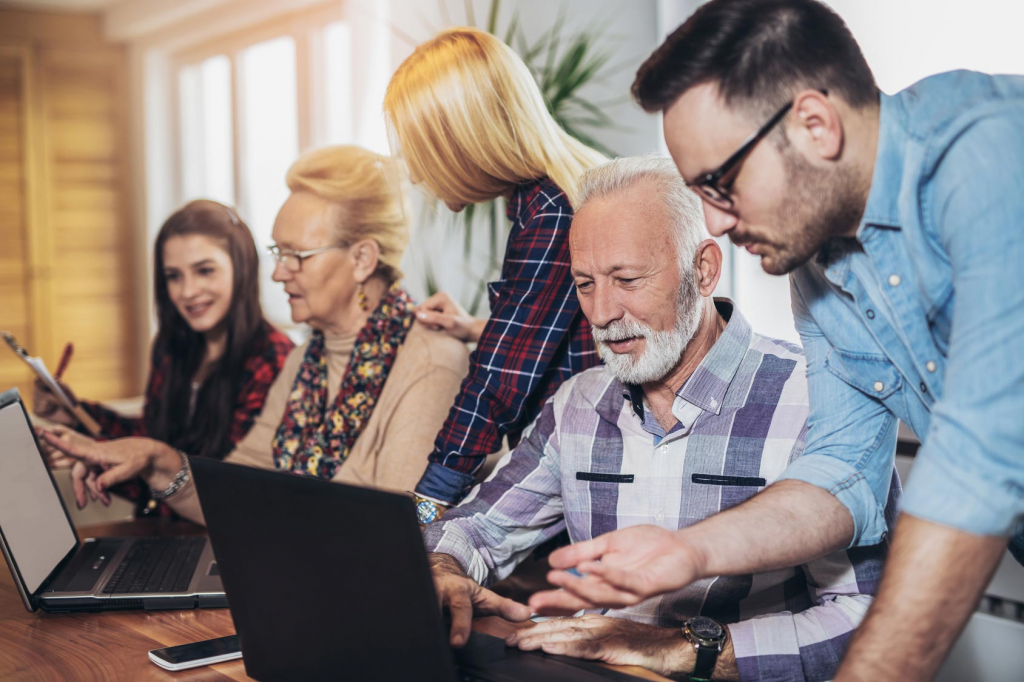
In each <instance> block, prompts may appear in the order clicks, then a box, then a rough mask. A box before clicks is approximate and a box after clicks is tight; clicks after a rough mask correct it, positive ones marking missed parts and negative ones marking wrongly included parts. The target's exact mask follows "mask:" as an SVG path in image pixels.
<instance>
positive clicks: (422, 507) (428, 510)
mask: <svg viewBox="0 0 1024 682" xmlns="http://www.w3.org/2000/svg"><path fill="white" fill-rule="evenodd" d="M413 499H415V500H416V520H417V521H419V522H420V525H421V526H426V525H429V524H431V523H433V522H434V521H437V520H438V519H439V518H441V506H440V505H439V504H438V503H437V502H434V501H433V500H428V499H427V498H425V497H420V496H419V495H416V494H415V493H413Z"/></svg>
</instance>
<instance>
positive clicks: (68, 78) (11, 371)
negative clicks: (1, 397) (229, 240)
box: [0, 9, 144, 400]
mask: <svg viewBox="0 0 1024 682" xmlns="http://www.w3.org/2000/svg"><path fill="white" fill-rule="evenodd" d="M12 27H14V28H13V29H12ZM99 27H100V22H99V21H98V19H96V17H84V16H81V17H68V16H64V15H55V14H48V13H44V12H24V11H10V10H2V9H0V243H2V244H3V247H2V248H0V328H3V329H9V330H10V331H12V332H13V333H15V334H16V335H17V336H18V338H19V340H21V341H22V342H23V344H24V345H25V346H26V347H27V348H28V349H29V350H30V351H31V352H32V353H33V354H36V355H40V356H42V357H43V359H44V360H46V361H47V363H48V364H49V365H50V366H51V369H52V368H53V367H54V365H55V364H56V362H57V360H58V358H59V355H60V352H61V350H62V349H63V347H64V344H65V343H66V342H68V341H71V342H73V343H74V344H75V355H74V359H73V360H72V362H71V365H70V368H69V370H68V372H67V373H66V375H65V377H66V378H67V380H68V382H69V383H70V384H71V385H72V386H73V387H74V389H75V391H76V392H77V393H78V395H79V396H81V397H83V398H89V399H95V400H104V399H111V398H122V397H127V396H130V395H133V394H135V393H137V392H138V386H139V385H141V381H140V378H139V377H138V364H139V363H138V361H137V358H138V349H137V348H136V345H137V344H136V342H135V335H134V328H135V325H134V320H133V319H132V317H133V314H134V311H135V310H136V305H135V293H136V291H137V290H144V287H141V286H136V283H135V282H133V281H132V276H133V264H132V257H133V253H134V250H133V249H134V247H133V235H132V228H131V225H130V224H129V222H128V216H130V215H131V213H130V211H129V206H128V181H127V172H128V171H127V149H126V145H127V132H126V118H127V113H126V112H127V93H126V89H125V78H126V70H127V60H126V56H125V52H124V50H123V49H122V48H120V47H118V46H113V45H110V44H107V43H104V41H103V40H102V34H101V31H100V30H99ZM26 374H27V372H26V371H25V370H23V369H22V368H21V366H20V363H18V362H17V361H16V359H14V358H13V356H11V355H10V354H9V353H7V352H6V351H2V350H0V390H3V389H5V388H7V387H8V386H10V385H18V386H19V387H20V388H22V389H23V390H24V389H26V388H29V387H30V381H29V380H28V377H27V376H25V375H26Z"/></svg>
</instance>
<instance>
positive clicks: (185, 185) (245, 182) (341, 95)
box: [172, 6, 390, 329]
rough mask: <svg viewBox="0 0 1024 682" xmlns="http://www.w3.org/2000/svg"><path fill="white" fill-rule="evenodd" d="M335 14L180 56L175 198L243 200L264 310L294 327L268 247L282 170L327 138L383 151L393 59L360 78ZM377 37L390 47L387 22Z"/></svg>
mask: <svg viewBox="0 0 1024 682" xmlns="http://www.w3.org/2000/svg"><path fill="white" fill-rule="evenodd" d="M339 14H340V12H339V9H338V7H337V6H332V7H330V8H326V9H325V8H320V9H316V10H314V11H310V12H306V13H300V14H298V15H295V16H291V17H287V18H285V19H280V20H277V21H275V22H271V23H269V24H267V25H264V26H262V27H256V28H254V29H251V30H247V31H245V32H242V33H240V34H237V35H232V36H225V37H223V38H221V39H218V40H216V41H215V42H213V43H210V44H208V45H205V46H199V47H194V48H190V49H189V50H187V51H183V52H181V53H178V54H177V55H176V59H175V60H174V66H173V69H174V74H175V78H176V83H177V102H176V105H177V106H176V110H177V115H178V121H177V126H176V128H177V129H176V131H175V138H174V143H173V145H172V146H173V147H174V148H175V149H176V151H177V160H178V166H177V170H176V175H177V180H178V183H177V185H178V189H177V191H176V196H174V197H173V199H174V201H173V203H174V205H175V206H180V205H182V204H184V203H185V202H188V201H190V200H192V199H198V198H207V199H213V200H215V201H219V202H221V203H224V204H227V205H229V206H235V207H237V209H238V212H239V214H240V215H241V216H242V217H243V218H244V219H245V221H246V223H247V224H248V225H249V227H250V229H251V230H252V233H253V238H254V239H255V241H256V245H257V248H258V250H259V253H260V257H261V262H260V268H261V277H260V280H261V281H260V293H261V298H262V303H263V310H264V313H265V314H266V315H267V317H268V319H270V320H271V322H273V323H274V324H275V325H277V326H279V327H281V328H285V329H288V328H293V327H294V325H293V324H292V322H291V316H290V309H289V306H288V302H287V299H286V297H285V296H284V295H283V294H282V293H281V286H280V285H279V284H275V283H274V282H273V281H272V280H271V275H272V273H273V261H272V259H270V258H269V256H267V255H266V253H265V248H264V247H265V246H267V245H268V244H270V243H271V241H272V239H271V232H272V230H273V226H274V219H275V217H276V215H277V212H278V209H280V207H281V204H282V203H284V201H285V199H286V198H287V197H288V188H287V187H286V186H285V172H286V171H287V169H288V167H289V166H290V165H291V164H292V162H294V161H295V159H296V158H297V157H298V156H299V154H300V153H301V152H303V151H305V150H306V149H309V148H311V147H315V146H321V145H325V144H360V145H363V146H365V147H368V148H369V149H373V150H375V151H379V152H385V153H386V152H387V137H386V135H385V133H384V128H383V122H382V120H381V116H380V113H379V108H380V102H381V101H382V99H383V89H382V88H383V86H382V85H381V84H383V85H386V84H387V80H388V76H389V74H390V71H389V70H388V68H389V60H388V59H386V58H382V59H378V60H376V62H373V63H372V65H371V66H369V67H368V68H367V69H364V70H363V71H364V72H361V73H360V76H361V78H356V77H355V74H354V73H353V69H352V55H353V50H354V49H356V45H354V43H356V42H358V41H357V40H355V39H354V38H353V31H352V27H351V25H350V24H349V23H348V22H347V21H344V20H341V21H339V20H338V19H339ZM372 39H373V41H374V49H375V50H383V51H384V54H385V55H386V53H387V50H389V49H390V47H389V42H388V39H387V34H386V32H385V33H383V34H381V33H380V32H377V33H375V34H374V35H373V36H372ZM360 88H361V91H360V93H361V94H360V96H359V97H357V94H356V91H357V90H358V89H360ZM357 100H358V101H363V100H367V101H368V102H369V103H370V104H369V105H368V106H369V108H367V107H355V106H353V102H354V101H357ZM364 109H365V111H363V110H364ZM371 114H372V115H371Z"/></svg>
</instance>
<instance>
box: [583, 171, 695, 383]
mask: <svg viewBox="0 0 1024 682" xmlns="http://www.w3.org/2000/svg"><path fill="white" fill-rule="evenodd" d="M650 181H653V182H656V183H658V185H659V189H661V191H660V192H658V193H657V194H658V196H659V197H660V198H661V201H662V202H663V203H664V207H665V210H666V213H667V214H668V218H669V220H670V221H671V222H672V227H673V231H672V233H673V237H674V238H675V243H676V257H677V262H678V263H679V278H680V288H679V293H678V297H677V299H676V324H675V327H674V328H673V329H671V330H668V331H655V330H654V329H652V328H651V327H650V326H648V325H645V324H643V323H641V322H639V321H638V320H633V319H628V318H623V319H620V320H615V321H613V322H611V323H609V324H608V325H606V326H605V327H598V326H596V325H594V326H593V327H592V332H593V334H594V342H595V344H596V345H597V351H598V353H599V354H600V356H601V359H602V360H604V362H605V366H606V367H607V368H608V370H609V371H610V372H611V373H612V374H613V375H615V376H616V377H618V379H619V380H620V381H623V382H625V383H627V384H638V385H639V384H644V383H648V382H652V381H658V380H660V379H662V378H664V377H665V376H666V375H668V373H669V372H671V371H672V368H673V367H675V366H676V364H678V362H679V359H680V358H681V357H682V355H683V351H684V350H685V349H686V346H687V344H689V343H690V341H691V340H692V339H693V336H694V334H696V333H697V329H698V327H699V326H700V321H701V316H702V314H703V306H702V305H701V303H702V296H701V293H700V287H699V284H698V282H697V277H696V274H695V272H694V270H695V266H696V260H697V248H698V247H699V246H700V244H701V242H703V241H704V240H705V239H708V237H709V235H708V228H707V225H706V224H705V223H704V208H703V206H701V200H700V198H698V197H697V195H696V194H695V193H694V192H693V191H692V190H690V188H689V187H687V186H686V182H685V181H683V178H682V176H681V175H679V171H678V170H677V169H676V166H675V164H674V163H673V162H672V160H671V159H667V158H665V157H661V156H654V155H647V156H627V157H622V158H619V159H615V160H613V161H609V162H607V163H604V164H601V165H600V166H596V167H594V168H591V169H590V170H588V171H586V172H585V173H584V174H583V175H582V176H581V177H580V182H579V192H580V201H579V207H578V208H577V209H576V210H577V212H578V211H579V210H580V209H582V208H583V206H585V205H586V203H587V202H588V201H591V200H593V199H598V198H606V197H608V196H610V195H613V194H616V193H618V192H622V191H625V190H629V189H631V188H633V187H634V186H636V185H638V184H640V183H641V182H650ZM629 338H643V339H645V343H644V351H643V352H642V353H641V354H640V355H637V356H634V355H631V354H629V353H623V354H619V353H616V352H614V351H613V350H612V349H611V348H610V347H609V345H608V344H609V343H612V342H615V341H621V340H624V339H629Z"/></svg>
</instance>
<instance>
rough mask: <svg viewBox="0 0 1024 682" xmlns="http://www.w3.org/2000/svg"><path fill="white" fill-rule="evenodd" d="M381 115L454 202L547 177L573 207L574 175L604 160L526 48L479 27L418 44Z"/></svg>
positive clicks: (419, 173) (416, 172)
mask: <svg viewBox="0 0 1024 682" xmlns="http://www.w3.org/2000/svg"><path fill="white" fill-rule="evenodd" d="M384 114H385V116H386V118H387V120H388V124H389V127H390V129H391V132H392V135H393V139H394V140H395V141H396V142H397V145H398V148H399V149H400V150H401V154H402V156H403V158H404V159H405V161H406V163H407V164H408V166H409V171H410V173H411V174H412V175H413V176H415V177H416V178H417V179H418V180H419V181H420V182H422V183H423V184H424V185H425V186H426V187H427V188H428V189H429V190H430V191H432V192H433V193H434V194H436V195H437V196H438V197H439V198H441V199H443V200H446V201H450V202H453V203H479V202H483V201H489V200H491V199H494V198H495V197H498V196H500V195H502V194H504V193H506V192H507V191H508V190H509V189H511V187H512V186H513V185H515V184H517V183H521V182H526V181H530V180H538V179H540V178H542V177H545V176H546V177H548V178H550V179H551V180H552V181H553V182H554V183H555V184H556V185H558V187H559V188H560V189H561V190H562V191H563V192H565V195H566V196H567V197H568V198H569V203H570V204H572V205H574V206H575V204H576V200H577V190H576V181H577V178H578V177H579V176H580V175H581V174H582V173H583V171H585V170H586V169H588V168H590V167H592V166H596V165H598V164H599V163H602V162H604V161H605V158H604V156H602V155H601V154H600V153H598V152H596V151H594V150H593V149H591V148H590V147H587V146H586V145H584V144H583V143H581V142H579V141H578V140H576V139H575V138H573V137H572V136H570V135H569V134H568V133H566V132H565V131H564V130H562V128H561V127H560V126H559V125H558V123H557V122H556V121H555V119H554V118H553V117H552V116H551V114H550V113H549V112H548V109H547V106H546V105H545V104H544V97H543V95H542V94H541V92H540V88H539V87H538V85H537V82H536V80H534V77H533V74H531V73H530V70H529V69H528V68H527V66H526V64H524V63H523V60H522V59H520V58H519V55H517V54H516V53H515V52H513V51H512V49H511V48H510V47H509V46H508V45H506V44H505V43H503V42H502V41H500V40H498V39H497V38H495V37H494V36H492V35H491V34H490V33H486V32H484V31H480V30H478V29H474V28H453V29H449V30H447V31H443V32H442V33H440V34H439V35H437V36H436V37H435V38H433V39H432V40H429V41H427V42H425V43H423V44H422V45H420V46H419V47H417V48H416V50H415V51H414V52H413V53H412V55H410V56H409V58H408V59H406V60H405V61H404V62H402V65H401V66H399V67H398V70H397V71H396V72H395V75H394V76H393V77H392V79H391V83H389V84H388V89H387V93H386V94H385V96H384Z"/></svg>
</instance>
